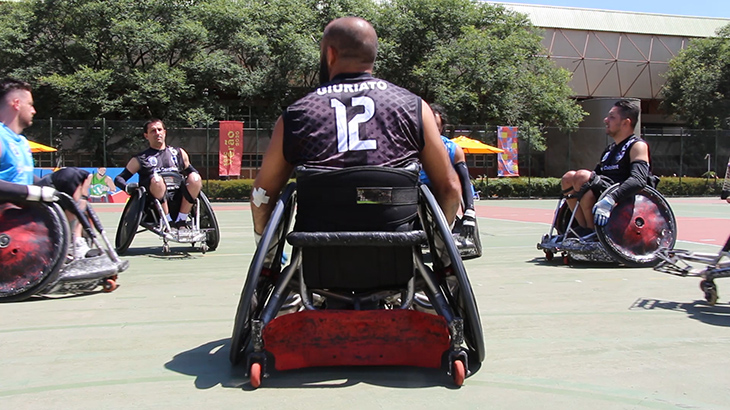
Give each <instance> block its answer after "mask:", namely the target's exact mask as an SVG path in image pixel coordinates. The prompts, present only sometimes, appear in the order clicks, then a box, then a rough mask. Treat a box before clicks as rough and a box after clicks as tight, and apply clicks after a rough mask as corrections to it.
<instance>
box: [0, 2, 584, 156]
mask: <svg viewBox="0 0 730 410" xmlns="http://www.w3.org/2000/svg"><path fill="white" fill-rule="evenodd" d="M345 15H355V16H361V17H364V18H366V19H368V20H369V21H372V22H373V24H374V26H375V28H376V30H377V31H378V33H379V36H380V53H379V59H378V62H377V66H376V75H379V76H381V77H383V78H385V79H387V80H390V81H392V82H394V83H396V84H399V85H402V86H404V87H406V88H409V89H411V90H413V91H414V92H416V93H417V94H419V95H421V96H422V97H424V98H425V99H426V100H427V101H438V102H441V103H442V104H444V105H446V106H447V107H449V110H450V113H449V114H450V115H451V118H452V120H453V121H454V122H460V123H485V122H490V123H494V124H497V123H498V124H505V125H518V126H520V127H522V129H523V134H524V133H528V132H529V133H531V134H534V137H535V138H532V140H533V141H536V145H535V148H536V149H541V148H544V147H542V146H541V145H540V143H541V140H540V138H538V136H539V135H540V134H541V133H540V130H541V128H542V127H543V126H546V125H558V126H561V127H571V126H574V125H575V124H577V122H578V121H580V118H582V115H583V113H582V111H580V109H578V108H577V105H576V104H575V103H574V102H573V101H572V100H570V98H569V89H568V88H567V82H568V80H569V74H568V73H567V72H565V71H562V70H559V69H557V68H555V67H554V66H552V65H551V63H550V62H549V61H548V60H547V59H545V58H542V57H538V56H539V55H540V54H541V49H540V38H539V36H538V34H536V33H535V31H534V28H533V27H531V26H530V24H529V23H528V20H527V18H526V17H525V16H523V15H519V14H515V13H512V12H509V11H506V10H505V9H504V8H503V7H499V6H493V5H489V4H487V3H484V2H473V1H471V0H391V1H378V2H375V1H373V0H358V1H355V0H330V1H323V0H248V1H245V2H241V1H237V0H193V1H190V0H164V1H160V0H54V1H42V0H24V1H23V0H21V1H19V2H0V61H2V62H3V64H2V65H1V66H0V75H13V76H17V77H20V78H22V79H25V80H28V81H30V82H31V83H32V84H34V85H35V92H34V93H35V97H36V98H35V99H36V102H37V109H38V115H39V117H54V118H72V119H79V120H94V119H99V118H106V119H107V120H123V119H143V118H149V117H160V118H163V119H165V120H167V121H185V122H187V123H188V124H191V125H194V124H200V123H205V122H211V121H214V120H219V119H227V118H231V117H233V118H241V117H242V116H243V115H249V114H251V115H254V116H256V117H257V118H259V119H261V120H263V121H272V120H273V119H275V118H276V116H278V115H279V113H280V111H281V108H282V107H284V106H286V105H288V104H289V103H291V102H293V101H294V100H296V99H297V98H300V97H301V96H303V95H304V94H305V93H307V92H309V91H310V90H312V89H313V88H314V87H315V86H316V85H317V84H318V70H319V39H320V37H321V33H322V29H323V28H324V26H325V25H326V24H327V22H329V21H330V20H332V19H333V18H336V17H341V16H345Z"/></svg>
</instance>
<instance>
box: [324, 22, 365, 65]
mask: <svg viewBox="0 0 730 410" xmlns="http://www.w3.org/2000/svg"><path fill="white" fill-rule="evenodd" d="M322 47H323V48H326V47H333V48H334V49H335V50H337V52H338V53H339V57H340V58H342V59H343V60H349V61H352V62H357V63H360V64H369V65H373V64H375V57H376V56H377V54H378V35H377V34H376V33H375V29H374V28H373V26H372V25H371V24H370V23H369V22H368V21H367V20H364V19H362V18H359V17H342V18H338V19H336V20H332V21H331V22H330V23H329V24H327V27H325V29H324V35H323V36H322Z"/></svg>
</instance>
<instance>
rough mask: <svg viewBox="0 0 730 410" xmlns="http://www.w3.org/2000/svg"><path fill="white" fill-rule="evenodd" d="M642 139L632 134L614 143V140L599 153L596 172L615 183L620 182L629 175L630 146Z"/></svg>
mask: <svg viewBox="0 0 730 410" xmlns="http://www.w3.org/2000/svg"><path fill="white" fill-rule="evenodd" d="M638 141H643V139H641V138H639V137H637V136H636V135H632V136H630V137H629V138H626V139H625V140H623V141H621V142H620V143H618V144H616V143H615V142H614V143H612V144H611V145H609V146H608V147H606V149H605V150H604V151H603V154H601V162H599V163H598V165H597V166H596V169H595V171H596V174H598V175H604V176H607V177H609V178H611V180H612V181H613V182H615V183H621V182H624V181H626V180H627V179H629V177H630V176H631V156H630V155H629V152H630V151H631V147H632V146H633V145H634V144H635V143H637V142H638Z"/></svg>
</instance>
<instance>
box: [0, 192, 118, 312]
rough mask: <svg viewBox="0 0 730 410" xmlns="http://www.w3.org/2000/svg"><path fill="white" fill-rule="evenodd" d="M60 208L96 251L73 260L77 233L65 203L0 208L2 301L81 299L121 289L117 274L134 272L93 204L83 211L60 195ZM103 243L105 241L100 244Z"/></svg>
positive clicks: (22, 203) (9, 204)
mask: <svg viewBox="0 0 730 410" xmlns="http://www.w3.org/2000/svg"><path fill="white" fill-rule="evenodd" d="M58 195H59V198H60V199H59V203H62V204H63V208H65V209H68V210H69V211H70V212H71V213H73V214H74V215H75V216H76V218H77V220H78V222H79V223H81V225H82V226H83V228H84V236H85V237H86V240H87V242H89V244H90V245H91V248H92V252H94V253H95V254H96V255H95V256H92V255H89V254H87V257H86V258H83V259H73V260H69V259H68V256H67V254H68V251H69V243H70V242H71V240H70V238H71V236H72V234H71V228H70V226H69V223H68V220H67V218H66V214H65V213H64V211H63V209H62V208H61V206H60V205H59V203H55V202H54V203H44V202H26V201H10V202H3V203H0V266H2V269H1V270H0V302H15V301H21V300H25V299H28V298H30V297H31V296H33V295H36V294H39V295H52V294H78V293H87V292H93V291H96V290H99V288H101V290H102V291H104V292H111V291H113V290H115V289H116V288H117V275H118V274H119V273H120V272H123V271H125V270H126V269H127V268H128V267H129V261H123V260H120V259H119V257H118V256H117V253H116V252H115V251H114V248H112V246H111V244H110V243H109V240H108V239H107V237H106V233H105V231H104V228H103V227H102V225H101V222H100V221H99V218H98V216H97V215H96V213H95V212H94V211H93V209H92V208H91V206H90V205H88V204H87V208H86V211H85V212H81V211H80V210H79V208H78V207H77V206H76V203H75V202H74V201H73V199H71V197H70V196H68V195H66V194H64V193H61V192H59V193H58ZM99 240H101V241H102V242H103V246H102V244H100V243H99Z"/></svg>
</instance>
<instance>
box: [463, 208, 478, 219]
mask: <svg viewBox="0 0 730 410" xmlns="http://www.w3.org/2000/svg"><path fill="white" fill-rule="evenodd" d="M464 216H470V217H472V218H474V219H476V217H477V213H476V212H475V211H474V210H473V209H467V210H466V211H464Z"/></svg>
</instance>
